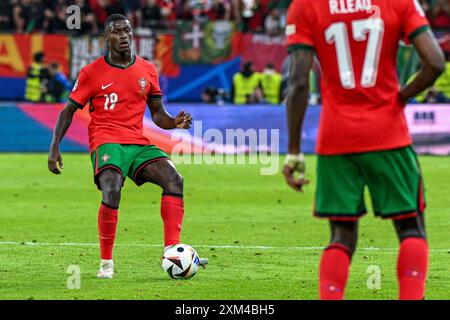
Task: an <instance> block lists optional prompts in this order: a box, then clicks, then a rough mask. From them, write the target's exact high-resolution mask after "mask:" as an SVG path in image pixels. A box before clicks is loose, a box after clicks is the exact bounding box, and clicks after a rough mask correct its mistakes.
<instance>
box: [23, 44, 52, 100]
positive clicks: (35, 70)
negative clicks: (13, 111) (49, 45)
mask: <svg viewBox="0 0 450 320" xmlns="http://www.w3.org/2000/svg"><path fill="white" fill-rule="evenodd" d="M48 78H49V74H48V70H47V68H46V67H45V64H44V53H42V52H38V53H36V54H35V55H34V57H33V62H32V64H31V66H30V67H29V68H28V73H27V80H26V83H25V100H27V101H32V102H39V101H43V95H42V92H43V91H44V92H45V91H46V87H47V83H48Z"/></svg>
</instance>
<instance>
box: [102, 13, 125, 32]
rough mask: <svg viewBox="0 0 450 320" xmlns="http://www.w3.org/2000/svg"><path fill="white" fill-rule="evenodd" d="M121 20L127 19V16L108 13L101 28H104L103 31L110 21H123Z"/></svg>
mask: <svg viewBox="0 0 450 320" xmlns="http://www.w3.org/2000/svg"><path fill="white" fill-rule="evenodd" d="M123 20H127V21H128V18H127V17H125V16H124V15H123V14H120V13H114V14H112V15H110V16H109V17H108V18H106V20H105V23H104V24H103V28H104V29H105V31H106V30H107V28H108V27H109V25H110V24H111V23H112V22H116V21H123Z"/></svg>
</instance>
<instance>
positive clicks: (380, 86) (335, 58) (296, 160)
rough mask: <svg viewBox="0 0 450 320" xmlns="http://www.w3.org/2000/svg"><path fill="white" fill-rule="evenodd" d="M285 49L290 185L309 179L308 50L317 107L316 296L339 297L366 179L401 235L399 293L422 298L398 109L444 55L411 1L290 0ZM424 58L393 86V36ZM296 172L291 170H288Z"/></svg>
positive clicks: (416, 187)
mask: <svg viewBox="0 0 450 320" xmlns="http://www.w3.org/2000/svg"><path fill="white" fill-rule="evenodd" d="M286 34H287V42H288V46H289V48H288V51H289V53H290V56H291V61H292V64H291V75H290V83H289V89H288V99H287V114H288V128H289V146H288V155H287V158H286V163H285V166H284V168H283V173H284V176H285V179H286V182H287V183H288V185H289V186H291V187H292V188H293V189H295V190H297V191H301V190H302V187H303V186H304V185H305V184H307V183H308V180H307V179H305V177H304V172H305V166H304V159H303V154H302V153H301V146H300V133H301V128H302V123H303V119H304V114H305V110H306V107H307V100H308V75H309V72H310V70H311V66H312V64H313V59H314V55H317V58H318V60H319V62H320V65H321V73H322V84H321V85H322V95H323V106H322V113H321V117H320V124H319V133H318V141H317V150H316V151H317V154H318V166H317V189H316V196H315V207H314V214H315V215H316V216H318V217H323V218H328V219H329V221H330V226H331V241H330V245H329V246H328V247H327V248H326V249H325V251H324V252H323V255H322V258H321V262H320V268H319V295H320V299H343V297H344V290H345V286H346V282H347V278H348V273H349V266H350V261H351V258H352V255H353V253H354V251H355V248H356V241H357V234H358V232H357V228H358V219H359V218H360V217H361V216H362V215H363V214H365V213H366V207H365V203H364V188H365V186H367V187H368V189H369V191H370V195H371V198H372V203H373V207H374V211H375V215H376V216H379V217H381V218H390V219H392V220H393V223H394V226H395V230H396V232H397V234H398V238H399V241H400V249H399V255H398V264H397V277H398V283H399V298H400V299H423V297H424V293H425V281H426V275H427V267H428V246H427V241H426V233H425V227H424V219H423V213H424V209H425V200H424V192H423V191H424V190H423V184H422V173H421V171H420V167H419V163H418V161H417V158H416V156H415V153H414V151H413V149H412V147H411V143H412V141H411V137H410V134H409V132H408V127H407V123H406V120H405V116H404V110H403V109H404V107H405V105H406V102H407V101H408V100H409V99H410V98H412V97H414V96H415V95H417V94H419V93H420V92H422V91H423V90H425V89H426V88H428V87H429V86H431V85H432V84H433V83H434V81H435V80H436V79H437V78H438V77H439V75H440V74H441V73H442V71H443V68H444V57H443V53H442V50H441V49H440V47H439V45H438V43H437V41H436V39H435V37H434V36H433V34H432V33H431V32H430V30H429V27H428V22H427V20H426V18H425V14H424V12H423V10H422V8H421V7H420V4H419V3H418V1H417V0H395V1H392V0H294V1H293V2H292V4H291V6H290V8H289V11H288V16H287V27H286ZM402 39H403V40H404V41H406V42H411V43H412V44H413V45H414V46H415V48H416V49H417V51H418V53H419V55H420V57H421V58H422V61H423V67H422V69H421V70H420V71H419V73H418V74H417V76H416V77H415V79H414V80H413V81H412V82H410V83H409V84H408V85H406V86H405V87H403V88H400V86H399V84H398V79H397V73H396V72H397V69H396V58H397V50H398V46H399V42H400V40H402ZM295 173H299V177H296V176H295V175H294V174H295Z"/></svg>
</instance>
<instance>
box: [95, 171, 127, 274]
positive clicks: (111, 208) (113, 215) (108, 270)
mask: <svg viewBox="0 0 450 320" xmlns="http://www.w3.org/2000/svg"><path fill="white" fill-rule="evenodd" d="M98 183H99V186H100V189H101V190H102V204H101V205H100V208H99V210H98V233H99V238H100V258H101V263H100V271H99V273H98V275H97V277H99V278H112V277H113V273H114V264H113V262H112V261H113V260H112V258H113V248H114V240H115V238H116V227H117V215H118V209H119V203H120V194H121V189H122V184H123V178H122V175H121V174H120V173H119V172H117V171H116V170H114V169H106V170H105V171H103V172H101V173H100V175H99V177H98Z"/></svg>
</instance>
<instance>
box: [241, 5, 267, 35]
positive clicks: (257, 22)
mask: <svg viewBox="0 0 450 320" xmlns="http://www.w3.org/2000/svg"><path fill="white" fill-rule="evenodd" d="M268 2H269V0H234V5H235V9H234V10H235V17H236V20H237V22H238V23H239V28H240V30H241V31H242V32H261V31H263V25H264V17H265V16H266V15H267V5H268Z"/></svg>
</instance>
